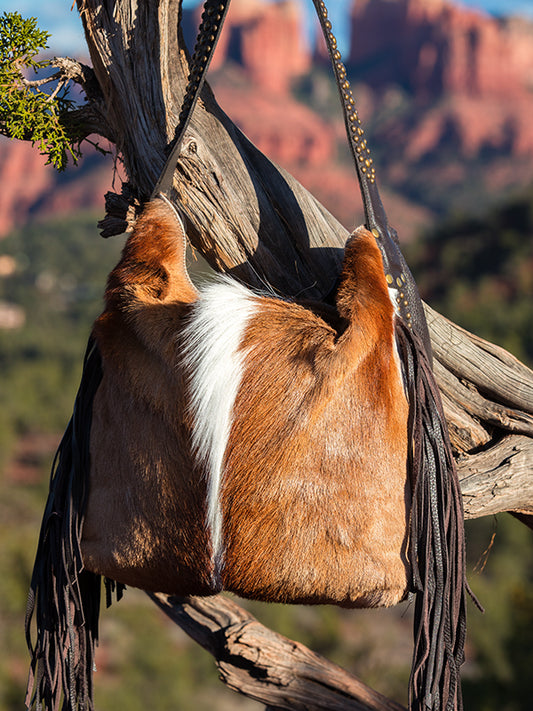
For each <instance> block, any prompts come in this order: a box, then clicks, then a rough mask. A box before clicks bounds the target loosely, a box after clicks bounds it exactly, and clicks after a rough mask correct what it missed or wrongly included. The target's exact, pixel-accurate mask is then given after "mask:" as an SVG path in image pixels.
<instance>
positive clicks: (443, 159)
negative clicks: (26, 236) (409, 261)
mask: <svg viewBox="0 0 533 711" xmlns="http://www.w3.org/2000/svg"><path fill="white" fill-rule="evenodd" d="M351 22H352V43H351V49H350V52H349V54H348V55H347V57H346V59H347V64H348V69H349V73H350V74H351V77H352V83H353V81H354V79H355V80H356V81H357V82H358V84H357V86H356V94H357V99H358V104H359V107H360V113H361V115H362V117H363V119H364V122H365V124H366V125H367V126H368V127H369V134H370V139H371V145H373V146H374V149H375V151H376V154H377V159H378V160H377V163H378V166H379V171H378V175H379V177H380V181H381V182H382V184H384V186H385V189H387V187H388V188H389V189H391V190H392V191H393V192H392V193H390V197H389V199H388V202H390V204H391V208H390V209H391V211H392V212H397V213H398V215H399V216H400V217H399V219H400V222H402V223H403V224H404V225H405V229H407V231H408V232H412V231H413V225H414V226H419V225H423V224H424V222H426V221H427V220H428V219H430V217H431V214H432V212H435V210H437V211H439V210H441V211H442V210H443V204H444V203H445V202H446V201H449V202H450V201H451V203H452V205H453V200H454V199H455V198H454V194H455V196H456V197H457V199H458V200H459V201H460V200H461V198H462V196H463V194H465V195H467V198H468V199H471V197H470V193H465V191H464V190H463V186H464V185H465V184H467V185H469V186H472V190H473V189H474V186H476V189H477V190H478V193H479V195H481V194H484V195H485V196H486V195H492V194H494V193H498V194H501V193H502V191H506V190H511V189H513V188H514V187H516V186H518V185H527V184H529V183H531V181H532V180H533V161H532V160H531V156H532V154H533V122H532V121H531V118H530V117H531V115H532V113H533V91H532V89H533V41H532V40H533V25H532V24H531V23H528V22H526V21H525V20H519V19H508V20H497V19H495V18H493V17H490V16H489V15H486V14H483V13H480V12H475V11H472V10H469V9H466V8H464V7H462V6H460V5H456V4H453V3H452V2H450V0H357V2H355V3H354V7H353V10H352V15H351ZM184 23H185V30H186V31H187V28H189V35H190V36H194V31H195V30H194V29H193V28H196V27H197V23H198V14H197V11H194V12H190V13H189V14H188V15H186V16H185V18H184ZM302 25H303V17H302V10H301V6H300V4H299V3H298V2H297V0H283V1H282V2H278V3H275V4H271V3H265V2H263V0H233V2H232V6H231V9H230V12H229V13H228V19H227V24H226V27H225V29H224V33H223V36H222V37H221V41H220V44H219V47H218V48H217V52H216V56H215V58H214V61H213V65H212V70H213V73H212V74H211V80H212V83H213V85H214V87H215V91H216V94H217V97H218V99H219V101H220V103H221V105H222V106H223V108H224V109H225V110H226V111H227V112H228V114H229V115H230V116H232V118H233V119H234V120H235V121H236V122H237V123H238V124H239V125H240V126H241V128H242V129H243V130H244V132H245V133H246V134H247V135H248V136H249V138H250V139H251V140H252V141H253V142H254V143H256V145H258V146H259V148H260V149H261V150H263V151H264V152H265V153H266V154H267V155H269V156H270V157H271V158H272V159H273V160H274V161H276V162H277V163H279V164H281V165H283V166H284V167H286V168H287V169H288V170H289V171H291V172H292V173H293V174H295V175H296V177H298V179H300V180H301V181H302V182H303V183H304V184H305V185H306V186H307V187H309V189H310V190H311V191H312V192H313V193H314V194H316V196H317V197H318V198H319V199H321V200H322V201H323V202H324V203H325V204H326V205H327V206H328V208H329V209H330V210H331V211H332V212H334V213H335V214H336V215H337V216H338V217H339V218H340V219H341V220H342V221H343V222H345V224H347V226H350V224H352V223H353V221H354V206H353V200H354V198H353V195H354V191H355V187H354V181H353V172H352V169H351V168H350V167H349V166H348V165H347V160H346V156H345V155H343V148H339V145H340V144H343V143H344V137H343V127H342V121H341V117H340V109H339V107H338V104H337V103H336V97H335V92H334V91H333V90H332V87H331V84H330V82H329V81H328V80H326V79H325V77H326V76H328V75H329V68H328V67H327V65H326V58H325V56H324V48H323V46H322V45H321V43H320V42H318V43H317V50H316V51H315V57H314V58H313V57H312V55H311V50H310V48H309V46H308V43H307V42H306V40H305V37H304V33H303V31H302ZM313 61H314V62H315V64H312V62H313ZM320 64H322V65H323V68H322V70H321V71H318V72H317V71H313V72H312V73H310V69H311V67H312V66H313V67H314V68H315V69H316V68H317V65H320ZM295 83H296V84H297V85H298V93H297V94H296V96H298V97H299V99H296V98H295V94H294V92H293V91H292V89H293V87H294V85H295ZM370 119H371V120H370ZM0 180H1V184H2V186H3V190H2V191H1V194H0V235H1V234H6V233H7V232H8V231H9V230H11V229H13V227H16V226H20V225H23V224H24V223H25V222H26V221H27V220H28V219H33V218H41V217H44V216H48V215H50V214H57V213H58V212H64V213H65V214H67V213H68V212H74V211H77V210H80V209H85V208H88V209H94V208H96V209H98V210H100V211H102V210H103V195H104V193H105V191H106V190H108V189H111V187H112V183H113V163H112V160H111V159H109V158H108V159H103V158H102V157H100V156H98V155H96V154H94V152H92V151H88V152H87V156H86V158H85V159H84V160H83V162H82V166H81V167H80V168H70V169H69V170H67V171H66V173H64V174H60V175H57V174H56V173H55V172H54V170H53V168H51V167H50V166H45V165H44V159H43V157H41V156H39V154H38V151H37V150H36V149H35V148H32V147H31V146H29V145H25V144H21V143H18V142H15V141H8V140H0ZM117 182H118V181H117ZM431 184H433V185H434V188H433V193H434V194H433V195H431V194H428V192H427V186H428V185H431ZM115 188H116V189H117V186H115ZM454 191H455V193H454ZM476 195H477V193H476ZM467 198H463V199H465V200H466V199H467ZM479 199H480V200H481V198H479ZM477 200H478V198H477V197H476V201H477Z"/></svg>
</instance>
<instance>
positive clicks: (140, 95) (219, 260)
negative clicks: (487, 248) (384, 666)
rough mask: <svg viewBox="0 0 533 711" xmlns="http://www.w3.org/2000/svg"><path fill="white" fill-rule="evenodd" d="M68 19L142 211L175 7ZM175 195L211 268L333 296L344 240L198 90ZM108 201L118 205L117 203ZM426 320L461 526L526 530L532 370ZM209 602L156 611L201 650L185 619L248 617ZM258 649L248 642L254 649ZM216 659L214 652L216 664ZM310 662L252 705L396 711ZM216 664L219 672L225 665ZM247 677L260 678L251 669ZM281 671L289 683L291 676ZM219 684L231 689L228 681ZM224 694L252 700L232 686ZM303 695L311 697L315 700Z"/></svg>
mask: <svg viewBox="0 0 533 711" xmlns="http://www.w3.org/2000/svg"><path fill="white" fill-rule="evenodd" d="M78 8H79V10H80V13H81V16H82V19H83V22H84V26H85V32H86V38H87V43H88V46H89V50H90V54H91V58H92V63H93V67H94V78H95V79H96V82H97V85H98V86H99V90H96V89H95V85H94V84H91V87H90V93H89V96H90V99H91V107H90V108H91V120H92V123H91V126H92V129H93V130H94V122H95V120H97V119H98V117H99V120H100V122H101V126H102V129H101V132H102V134H103V135H106V136H108V137H111V138H112V139H113V140H114V142H115V143H116V146H117V150H118V151H119V153H120V155H121V156H122V159H123V161H124V165H125V169H126V172H127V175H128V177H129V183H130V188H131V192H132V194H133V195H134V196H136V197H137V199H138V200H141V201H142V200H143V199H145V198H147V197H148V196H149V194H150V192H151V190H152V187H153V185H154V183H155V181H156V179H157V177H158V175H159V173H160V171H161V169H162V166H163V164H164V160H165V148H166V146H167V145H168V143H169V141H170V140H171V139H172V137H173V130H174V127H175V124H176V122H177V117H178V114H179V109H180V105H181V100H182V96H183V93H184V87H185V83H186V76H187V73H188V70H187V52H186V49H185V46H184V43H183V37H182V35H181V32H180V31H179V30H178V19H179V14H180V0H160V2H159V3H156V2H148V0H115V2H114V3H113V5H112V8H113V10H112V13H111V11H110V10H108V6H107V5H102V4H101V0H78ZM230 11H231V10H230ZM339 110H340V109H339ZM95 116H96V117H97V118H96V119H95ZM378 175H379V167H378ZM174 187H175V191H176V201H177V203H178V204H179V206H180V210H181V211H182V213H183V214H184V215H185V217H186V220H187V230H188V235H189V238H190V240H191V242H192V244H193V246H194V247H195V248H196V249H197V250H198V251H199V252H201V253H202V254H203V255H204V256H205V258H206V259H207V261H208V262H209V263H210V264H211V266H212V267H213V268H215V269H216V270H219V271H228V272H231V273H232V274H233V276H235V277H236V278H237V279H240V280H242V281H244V282H245V283H247V284H249V285H252V286H259V287H261V286H264V285H265V284H268V285H269V286H270V288H272V289H274V290H275V291H277V292H278V293H280V294H282V295H284V296H294V295H299V296H302V295H305V296H306V297H313V298H317V297H318V298H320V297H323V296H324V295H325V294H327V293H328V292H329V291H330V290H331V289H332V287H333V285H334V283H335V281H336V278H337V275H338V272H339V267H340V264H341V260H342V254H343V245H344V243H345V240H346V238H347V235H348V233H347V230H346V229H345V228H344V227H343V226H342V225H340V224H339V223H338V222H337V221H336V220H335V218H334V217H332V215H330V214H329V213H328V211H327V210H326V209H325V208H324V207H323V206H322V205H320V204H319V203H318V202H317V200H315V199H314V198H313V197H312V195H310V194H309V193H308V192H307V191H306V190H305V189H304V188H303V187H302V186H301V185H300V184H299V183H298V182H297V181H296V180H295V179H294V178H293V177H292V176H291V175H289V174H288V173H287V172H285V171H284V170H282V169H280V168H278V167H277V166H275V165H273V164H272V163H271V162H270V161H269V160H268V159H267V158H266V157H265V156H264V155H263V154H262V153H261V152H260V151H259V150H257V148H255V147H254V146H253V145H252V144H251V143H250V142H249V141H248V139H247V138H246V137H245V136H244V135H243V134H242V133H241V132H240V131H239V130H238V129H237V128H236V126H235V125H234V124H233V123H232V121H231V120H230V118H228V117H227V116H226V115H225V114H224V113H223V111H222V110H221V109H220V108H219V107H218V105H217V103H216V101H215V98H214V96H213V94H212V92H211V90H210V89H209V87H205V88H204V90H203V94H202V100H201V102H200V103H199V105H198V106H197V108H196V110H195V113H194V116H193V120H192V122H191V125H190V128H189V130H188V134H187V137H186V140H185V142H184V147H183V151H182V155H181V158H180V160H179V164H178V166H177V170H176V173H175V183H174ZM115 203H117V204H119V205H120V203H121V200H120V199H115ZM124 227H125V223H124V222H123V221H122V220H121V218H117V217H116V216H113V215H109V216H108V218H107V220H106V221H105V230H106V231H107V232H108V233H109V234H111V233H114V232H117V231H119V232H120V231H123V228H124ZM400 239H401V235H400ZM428 321H429V326H430V331H431V338H432V342H433V347H434V352H435V369H436V375H437V379H438V382H439V384H440V387H441V390H442V394H443V398H444V404H445V409H446V415H447V419H448V423H449V427H450V432H451V436H452V442H453V445H454V447H455V449H456V452H457V461H458V465H459V475H460V478H461V485H462V490H463V497H464V506H465V512H466V516H467V517H470V518H475V517H479V516H483V515H486V514H490V513H496V512H499V511H511V512H516V513H517V515H519V516H520V517H521V520H523V521H524V522H525V523H527V524H528V525H530V524H531V521H532V520H533V519H532V516H533V476H532V468H533V467H532V462H533V438H532V437H533V373H532V372H531V371H530V370H529V369H528V368H526V367H525V366H524V365H522V364H521V363H519V362H518V361H517V360H516V359H515V358H513V357H512V356H511V355H509V354H508V353H507V352H505V351H504V350H502V349H500V348H498V347H497V346H494V345H492V344H490V343H488V342H486V341H483V340H481V339H480V338H477V337H476V336H473V335H471V334H469V333H467V332H465V331H464V330H462V329H460V328H459V327H457V326H455V325H454V324H453V323H450V322H449V321H447V320H446V319H444V318H443V317H442V316H440V315H439V314H437V313H435V312H434V311H431V309H429V308H428ZM216 600H217V599H216V598H215V601H213V600H209V601H190V602H189V603H188V604H187V605H186V606H181V605H178V606H176V605H173V603H172V602H170V601H168V600H166V601H165V600H164V599H161V598H158V599H157V602H158V604H159V605H160V606H162V607H163V608H164V609H165V611H166V612H167V614H171V616H172V617H173V619H175V620H176V621H177V622H178V624H180V625H182V626H183V627H184V628H185V629H186V630H187V631H189V632H191V630H192V629H193V627H195V629H196V631H195V632H193V636H194V637H195V638H197V639H198V641H199V642H200V643H201V644H204V642H203V641H202V640H201V639H199V638H198V635H199V634H200V633H199V632H198V628H199V627H202V625H204V624H206V623H204V622H199V621H198V620H196V622H195V624H194V625H192V623H191V619H193V618H194V616H195V615H197V616H198V615H204V616H205V619H206V620H208V622H209V625H210V626H211V632H210V634H212V633H213V632H214V631H216V630H218V634H219V636H220V632H221V630H224V629H225V628H227V630H230V629H231V630H233V632H234V630H235V625H236V624H239V623H240V622H243V620H242V619H241V618H240V615H243V614H246V613H242V612H241V611H239V610H238V608H237V610H235V609H233V610H232V612H231V614H230V613H228V612H227V602H222V601H220V602H216ZM239 621H240V622H239ZM243 624H244V623H243ZM246 624H248V622H247V623H246ZM233 632H232V634H233ZM228 634H229V631H228ZM227 639H229V638H227ZM259 639H261V638H260V637H258V638H257V640H259ZM262 639H263V642H264V638H262ZM226 641H227V640H226ZM263 642H259V641H257V645H259V646H261V647H262V645H263ZM205 644H206V645H207V646H209V644H211V642H209V643H205ZM228 644H229V642H228ZM283 644H285V642H284V643H283ZM289 644H290V645H293V646H292V648H291V649H292V651H291V654H293V655H295V656H294V657H291V659H292V662H294V663H296V659H297V658H298V655H299V654H302V655H303V657H305V655H306V654H310V653H309V652H308V651H306V650H302V649H301V648H300V647H299V646H298V645H295V643H291V642H290V643H289ZM282 646H283V645H282ZM217 649H218V647H217V648H215V647H213V649H212V651H213V650H214V653H215V654H217V656H218V653H217ZM221 653H222V652H221ZM278 655H281V656H282V651H281V647H279V648H278V649H277V651H276V653H275V655H274V656H275V659H276V664H278V662H279V664H282V661H281V656H279V658H278ZM244 656H245V655H244ZM303 657H302V659H303ZM315 662H316V659H314V658H313V662H312V664H311V663H310V662H309V660H307V661H305V660H304V661H302V662H301V663H302V664H303V665H304V667H305V669H304V667H301V669H304V672H303V673H302V675H300V680H299V681H298V688H300V685H301V683H302V678H303V677H305V678H306V679H307V682H306V683H307V684H308V685H309V686H308V689H307V691H306V692H305V693H304V692H302V693H303V694H304V695H303V696H298V695H297V696H296V697H291V698H290V699H289V700H287V699H285V701H284V700H283V699H282V698H281V697H283V693H281V696H280V695H273V696H268V697H263V696H261V697H260V698H261V699H262V700H263V701H265V702H266V703H268V704H271V705H272V704H274V705H275V706H277V707H280V708H304V707H305V708H326V707H327V708H354V709H356V708H357V709H370V708H372V709H392V708H397V707H396V706H395V705H394V704H393V703H392V702H388V701H387V700H379V699H378V700H377V701H376V699H377V698H378V697H376V696H375V695H374V696H372V698H370V696H368V697H366V698H364V697H360V698H359V697H357V694H355V693H352V692H351V691H350V692H349V693H348V692H347V691H346V685H350V684H352V686H353V684H354V682H353V680H352V681H350V682H348V681H347V680H346V679H345V678H344V677H342V675H340V676H339V672H338V671H333V669H332V667H330V666H327V664H329V663H327V662H324V665H325V666H321V664H322V662H321V663H320V664H318V666H313V665H314V664H315ZM241 663H242V660H241ZM299 663H300V662H298V664H299ZM219 664H220V667H221V669H223V668H224V669H225V668H226V667H224V666H223V665H224V664H226V662H222V661H221V660H220V661H219ZM306 665H307V666H306ZM309 665H310V666H309ZM238 666H239V665H237V667H238ZM311 667H313V671H310V668H311ZM280 668H281V667H280ZM280 668H278V671H277V673H278V674H279V678H280V679H282V680H283V679H284V678H285V677H284V676H283V674H284V673H285V672H282V671H280ZM255 671H256V674H258V673H259V672H258V671H257V667H256V668H255ZM223 673H224V672H223ZM290 673H291V674H293V675H295V676H298V674H299V672H296V671H295V670H294V668H292V666H291V672H290ZM324 674H325V675H326V676H327V679H328V682H327V684H329V686H330V687H335V688H336V692H335V693H333V691H331V689H330V691H331V694H330V695H329V696H328V701H327V704H326V705H321V704H320V703H319V702H318V700H316V703H315V704H314V705H313V704H312V703H311V702H308V699H307V700H306V699H305V698H304V697H305V694H307V693H308V692H309V690H310V689H312V688H315V687H313V686H312V685H313V684H314V683H319V684H320V683H326V682H324V681H319V679H321V678H322V677H321V676H320V675H324ZM252 675H253V674H252ZM227 676H228V678H234V677H231V674H229V672H228V674H227ZM308 677H312V680H311V681H309V678H308ZM334 678H335V679H336V681H333V679H334ZM313 680H314V681H313ZM317 680H318V681H317ZM229 683H230V684H233V685H234V686H237V687H238V688H239V689H240V690H241V691H243V693H250V695H251V696H254V697H256V698H257V697H258V696H257V693H256V691H250V690H249V687H248V682H245V681H243V679H242V678H241V680H240V681H231V682H229ZM281 686H283V682H282V683H281ZM250 688H251V687H250ZM310 693H311V694H313V696H314V691H311V692H310ZM365 693H366V692H365ZM368 693H369V694H370V695H372V694H374V692H371V691H369V692H368ZM335 694H336V695H337V696H335ZM334 697H335V698H336V699H341V700H337V701H336V700H334ZM287 698H288V697H287ZM350 698H352V699H357V700H356V701H353V700H352V701H350V700H349V699H350ZM380 704H381V705H380Z"/></svg>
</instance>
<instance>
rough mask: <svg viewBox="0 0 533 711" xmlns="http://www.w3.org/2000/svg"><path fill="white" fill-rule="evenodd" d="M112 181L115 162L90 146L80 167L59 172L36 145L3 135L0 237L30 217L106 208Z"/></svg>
mask: <svg viewBox="0 0 533 711" xmlns="http://www.w3.org/2000/svg"><path fill="white" fill-rule="evenodd" d="M112 181H113V175H112V162H111V161H110V160H106V159H105V158H103V157H102V156H101V155H99V154H96V153H95V152H94V151H93V150H92V149H91V148H88V149H86V156H85V158H84V159H83V160H82V161H81V163H80V165H79V166H77V167H74V166H70V167H69V168H67V170H66V171H65V173H57V171H56V170H55V168H53V167H52V166H51V165H46V158H45V157H44V156H42V155H40V154H39V151H38V149H37V147H36V146H32V145H31V144H30V143H25V142H23V141H16V140H9V139H7V138H4V137H3V136H0V185H1V186H2V189H1V190H0V237H2V236H4V235H6V234H7V233H8V232H9V231H10V230H12V229H14V228H16V227H21V226H22V225H24V224H25V223H26V222H28V219H29V218H30V217H31V216H38V217H51V216H58V215H62V214H65V215H68V214H71V213H73V212H76V211H79V210H90V209H94V210H100V211H103V208H104V194H105V192H106V191H107V190H110V189H111V186H112Z"/></svg>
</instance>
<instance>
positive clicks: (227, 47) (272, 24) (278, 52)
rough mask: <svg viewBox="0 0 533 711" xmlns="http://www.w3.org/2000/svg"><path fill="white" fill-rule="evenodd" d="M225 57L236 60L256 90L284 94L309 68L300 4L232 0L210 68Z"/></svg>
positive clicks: (223, 61) (308, 54)
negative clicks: (294, 80)
mask: <svg viewBox="0 0 533 711" xmlns="http://www.w3.org/2000/svg"><path fill="white" fill-rule="evenodd" d="M199 12H200V11H199V10H198V11H197V22H198V23H199ZM228 57H232V58H233V59H236V60H238V61H239V63H240V64H241V65H242V66H243V67H244V68H245V70H246V72H247V73H248V75H249V77H250V78H251V80H252V81H253V83H254V84H255V85H256V86H257V87H258V88H260V89H263V90H266V91H270V92H273V93H278V94H280V93H287V92H288V90H289V88H290V84H291V82H292V81H293V79H295V78H296V77H299V76H301V75H302V74H304V73H305V72H306V71H308V70H309V68H310V65H311V53H310V50H309V47H307V45H306V42H305V39H304V35H303V15H302V7H301V4H300V3H298V2H296V0H282V1H281V2H276V3H265V2H264V1H263V0H233V2H232V3H231V6H230V9H229V11H228V15H227V19H226V23H225V26H224V29H223V30H222V33H221V36H220V40H219V43H218V45H217V49H216V51H215V54H214V57H213V62H212V65H211V67H212V69H214V70H216V69H218V68H220V67H221V66H222V65H223V64H224V63H225V62H226V61H227V59H228Z"/></svg>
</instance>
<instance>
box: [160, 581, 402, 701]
mask: <svg viewBox="0 0 533 711" xmlns="http://www.w3.org/2000/svg"><path fill="white" fill-rule="evenodd" d="M149 596H150V597H151V599H152V600H153V601H154V602H155V603H156V604H157V605H158V606H159V607H160V608H161V609H162V610H163V612H164V613H165V614H166V615H168V617H170V619H171V620H172V621H173V622H175V623H176V624H178V625H179V626H180V627H181V628H182V629H183V630H185V632H187V634H188V635H190V636H191V637H192V638H193V639H194V640H195V642H197V643H198V644H200V645H201V646H202V647H203V648H204V649H206V650H207V651H208V652H210V653H211V654H212V655H213V656H214V657H215V660H216V665H217V667H218V670H219V671H220V674H221V678H222V680H223V681H224V683H225V684H226V685H227V686H228V687H229V688H230V689H233V690H234V691H239V692H240V693H241V694H244V695H245V696H249V697H250V698H252V699H255V700H256V701H261V702H263V703H265V704H268V705H269V706H270V707H274V708H278V709H290V710H291V711H293V710H298V709H301V710H302V711H303V710H305V711H326V709H327V710H329V711H370V710H372V711H403V706H401V705H400V704H397V703H396V702H394V701H391V700H390V699H387V698H386V697H384V696H382V695H381V694H379V693H378V692H377V691H374V690H373V689H370V688H369V687H368V686H366V685H365V684H363V683H362V682H361V681H359V680H358V679H356V678H355V677H354V676H352V675H351V674H348V672H346V671H344V669H341V667H339V666H337V665H336V664H333V663H332V662H330V661H329V660H328V659H326V658H325V657H322V656H320V655H319V654H315V652H312V651H311V650H309V649H307V647H304V645H302V644H300V643H299V642H293V641H292V640H290V639H287V638H286V637H283V636H282V635H280V634H278V633H277V632H273V631H272V630H270V629H268V628H267V627H264V626H263V625H262V624H260V623H259V622H258V621H257V620H256V619H255V617H253V616H252V615H251V614H250V613H249V612H246V610H243V609H242V607H239V605H237V604H236V603H235V602H233V601H232V600H230V599H228V598H227V597H223V596H222V595H215V596H214V597H211V598H199V597H190V598H185V599H184V598H172V597H168V596H166V595H162V594H150V593H149Z"/></svg>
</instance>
